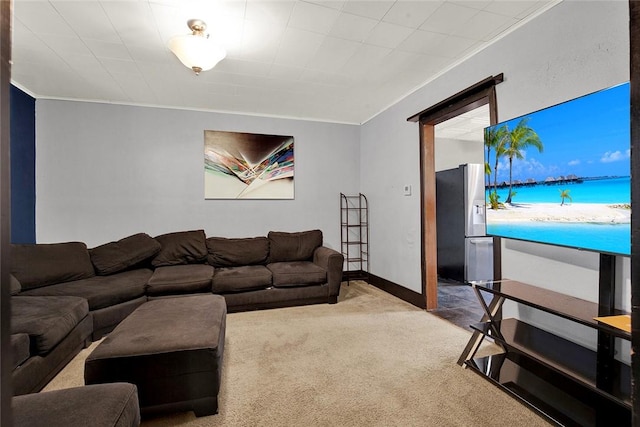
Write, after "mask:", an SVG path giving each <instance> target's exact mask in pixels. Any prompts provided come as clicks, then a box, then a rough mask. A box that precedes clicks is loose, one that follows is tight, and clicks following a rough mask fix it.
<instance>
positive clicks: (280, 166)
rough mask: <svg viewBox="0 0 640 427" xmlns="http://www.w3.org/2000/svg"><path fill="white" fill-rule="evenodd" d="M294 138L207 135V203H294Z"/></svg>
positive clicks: (205, 189) (254, 135)
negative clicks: (228, 201)
mask: <svg viewBox="0 0 640 427" xmlns="http://www.w3.org/2000/svg"><path fill="white" fill-rule="evenodd" d="M293 172H294V167H293V136H282V135H261V134H253V133H241V132H223V131H213V130H205V131H204V197H205V199H293V198H294V185H293Z"/></svg>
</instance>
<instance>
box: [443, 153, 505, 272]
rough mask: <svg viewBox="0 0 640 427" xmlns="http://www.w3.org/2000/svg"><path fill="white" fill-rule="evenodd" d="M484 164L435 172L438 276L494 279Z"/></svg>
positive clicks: (461, 166)
mask: <svg viewBox="0 0 640 427" xmlns="http://www.w3.org/2000/svg"><path fill="white" fill-rule="evenodd" d="M484 180H485V174H484V165H482V164H465V165H460V166H458V167H457V168H455V169H448V170H444V171H440V172H436V221H437V235H438V276H439V278H440V279H443V280H450V281H457V282H468V281H472V280H491V279H493V238H492V237H487V236H486V234H485V197H484Z"/></svg>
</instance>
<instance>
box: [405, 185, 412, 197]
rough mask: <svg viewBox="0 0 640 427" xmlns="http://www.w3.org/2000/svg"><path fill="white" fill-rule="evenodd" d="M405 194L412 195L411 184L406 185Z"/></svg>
mask: <svg viewBox="0 0 640 427" xmlns="http://www.w3.org/2000/svg"><path fill="white" fill-rule="evenodd" d="M404 195H405V196H410V195H411V186H410V185H405V186H404Z"/></svg>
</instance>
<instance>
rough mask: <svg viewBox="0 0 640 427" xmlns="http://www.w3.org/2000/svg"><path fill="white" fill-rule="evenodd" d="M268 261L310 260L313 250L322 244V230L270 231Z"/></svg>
mask: <svg viewBox="0 0 640 427" xmlns="http://www.w3.org/2000/svg"><path fill="white" fill-rule="evenodd" d="M267 237H268V238H269V262H270V263H273V262H285V261H310V260H311V258H312V257H313V252H314V251H315V250H316V249H317V248H319V247H320V246H322V231H320V230H310V231H301V232H297V233H285V232H281V231H270V232H269V234H268V235H267Z"/></svg>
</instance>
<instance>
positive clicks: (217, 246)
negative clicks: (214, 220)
mask: <svg viewBox="0 0 640 427" xmlns="http://www.w3.org/2000/svg"><path fill="white" fill-rule="evenodd" d="M207 250H208V252H209V255H208V256H207V263H209V264H210V265H212V266H214V267H238V266H243V265H255V264H264V263H265V262H266V261H267V256H268V255H269V240H268V239H267V238H266V237H251V238H245V239H227V238H224V237H209V238H208V239H207Z"/></svg>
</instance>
